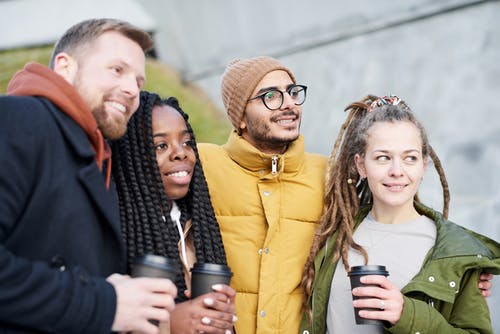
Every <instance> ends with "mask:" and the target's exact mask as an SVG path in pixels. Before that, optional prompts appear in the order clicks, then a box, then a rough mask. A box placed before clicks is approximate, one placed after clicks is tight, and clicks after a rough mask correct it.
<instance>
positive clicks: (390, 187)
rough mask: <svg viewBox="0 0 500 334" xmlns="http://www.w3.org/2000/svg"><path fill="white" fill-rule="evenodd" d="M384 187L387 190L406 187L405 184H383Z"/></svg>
mask: <svg viewBox="0 0 500 334" xmlns="http://www.w3.org/2000/svg"><path fill="white" fill-rule="evenodd" d="M384 186H385V187H387V188H389V189H404V188H405V187H406V185H405V184H384Z"/></svg>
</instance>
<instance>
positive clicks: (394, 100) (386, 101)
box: [367, 95, 401, 112]
mask: <svg viewBox="0 0 500 334" xmlns="http://www.w3.org/2000/svg"><path fill="white" fill-rule="evenodd" d="M399 102H401V99H400V98H399V97H397V96H396V95H390V96H382V97H380V98H378V99H376V100H375V101H373V102H372V103H371V104H370V106H369V107H368V109H367V111H368V112H372V111H373V109H375V108H380V107H382V106H383V105H393V106H396V105H398V104H399Z"/></svg>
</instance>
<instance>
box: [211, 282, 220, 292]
mask: <svg viewBox="0 0 500 334" xmlns="http://www.w3.org/2000/svg"><path fill="white" fill-rule="evenodd" d="M212 289H213V290H215V291H221V290H222V285H221V284H214V285H212Z"/></svg>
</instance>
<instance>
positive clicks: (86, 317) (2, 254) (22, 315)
mask: <svg viewBox="0 0 500 334" xmlns="http://www.w3.org/2000/svg"><path fill="white" fill-rule="evenodd" d="M35 101H36V100H35V99H34V98H13V97H0V166H1V167H0V328H9V327H15V328H22V329H23V330H37V331H43V332H60V333H106V332H109V331H110V329H111V325H112V322H113V320H114V314H115V309H116V294H115V290H114V288H113V286H112V285H111V284H110V283H108V282H107V281H106V280H105V278H98V277H90V276H88V275H87V274H86V272H85V271H83V270H82V269H81V268H79V267H74V268H72V269H70V270H67V271H59V270H58V269H54V268H51V267H50V266H49V264H48V263H46V262H44V261H34V260H30V259H27V258H23V257H20V256H17V255H16V254H14V253H13V252H12V251H11V250H10V249H9V248H8V238H9V235H10V234H11V233H14V232H15V231H16V226H17V224H18V222H19V221H20V220H21V219H22V218H21V217H23V215H24V214H25V210H26V205H27V203H28V202H29V200H30V194H31V193H32V187H33V186H34V184H35V182H36V180H37V177H38V176H39V175H38V174H37V173H38V170H39V169H40V168H42V166H39V164H40V161H38V156H39V154H38V153H39V151H40V150H43V149H45V150H46V149H50V143H47V142H44V140H43V139H40V138H39V137H41V136H37V135H35V134H36V133H40V132H39V131H51V127H50V124H48V122H47V121H45V123H43V121H42V117H39V116H38V114H37V112H38V113H43V111H41V110H39V109H40V108H39V105H38V104H37V103H36V102H35ZM30 108H38V110H34V112H32V113H25V112H23V113H22V116H19V114H20V111H22V110H26V109H30ZM27 115H29V116H32V115H33V117H27ZM52 127H53V125H52ZM45 168H50V167H47V166H45ZM47 200H48V201H50V199H47ZM38 223H43V222H38ZM55 242H71V241H64V240H58V241H55ZM28 246H29V245H27V247H28ZM36 247H39V248H40V249H43V245H36ZM82 252H84V250H82Z"/></svg>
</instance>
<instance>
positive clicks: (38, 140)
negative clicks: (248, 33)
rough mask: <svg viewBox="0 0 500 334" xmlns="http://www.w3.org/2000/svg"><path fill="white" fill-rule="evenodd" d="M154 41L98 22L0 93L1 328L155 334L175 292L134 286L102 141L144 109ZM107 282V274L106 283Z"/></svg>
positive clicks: (83, 26) (167, 284) (163, 284)
mask: <svg viewBox="0 0 500 334" xmlns="http://www.w3.org/2000/svg"><path fill="white" fill-rule="evenodd" d="M151 47H152V40H151V37H150V36H149V35H148V34H147V33H145V32H144V31H142V30H140V29H137V28H136V27H134V26H132V25H130V24H129V23H127V22H123V21H119V20H113V19H92V20H87V21H83V22H80V23H78V24H76V25H74V26H73V27H71V28H70V29H69V30H68V31H66V33H65V34H64V35H63V36H62V37H61V39H60V40H59V41H58V43H57V44H56V47H55V50H54V53H53V55H52V58H51V62H50V68H47V67H45V66H42V65H40V64H37V63H29V64H27V65H26V66H25V67H24V69H23V70H21V71H19V72H18V73H16V74H15V75H14V77H13V78H12V80H11V81H10V83H9V86H8V94H9V95H10V96H0V165H1V166H2V168H0V328H1V330H0V331H1V332H4V331H5V332H9V333H28V332H29V333H33V332H44V333H109V332H111V331H134V330H137V331H141V332H144V333H156V332H157V331H158V328H157V327H155V326H154V325H153V324H152V323H150V322H149V320H148V319H155V320H159V321H166V320H168V318H169V313H168V312H169V311H170V310H172V309H173V307H174V298H175V296H176V294H177V291H176V288H175V286H174V285H173V284H172V282H171V281H169V280H166V279H150V278H139V279H131V278H130V277H128V276H123V275H119V274H118V273H124V272H125V270H126V258H125V251H124V244H123V241H122V236H121V233H120V221H119V212H118V202H117V197H116V192H115V189H114V185H113V184H112V183H111V180H110V170H111V158H110V157H111V155H110V150H109V146H108V144H107V142H106V141H105V139H104V138H109V139H117V138H119V137H120V136H122V135H123V134H124V133H125V130H126V126H127V122H128V120H129V119H130V117H131V116H132V114H133V113H134V112H135V110H136V109H137V107H138V105H139V91H140V89H141V88H142V86H143V84H144V81H145V52H146V51H147V50H148V49H150V48H151ZM106 277H107V278H106Z"/></svg>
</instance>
